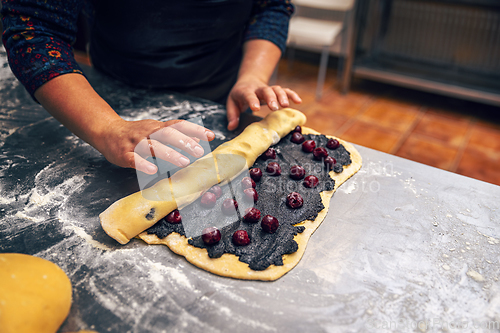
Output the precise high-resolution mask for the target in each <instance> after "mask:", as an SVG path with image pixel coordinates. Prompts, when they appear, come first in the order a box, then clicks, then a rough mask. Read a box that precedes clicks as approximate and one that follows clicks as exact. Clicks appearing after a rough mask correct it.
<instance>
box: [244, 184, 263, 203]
mask: <svg viewBox="0 0 500 333" xmlns="http://www.w3.org/2000/svg"><path fill="white" fill-rule="evenodd" d="M243 193H245V197H244V198H245V200H246V201H248V202H253V203H256V202H257V200H259V195H258V194H257V191H256V190H255V189H254V188H247V189H245V190H244V191H243Z"/></svg>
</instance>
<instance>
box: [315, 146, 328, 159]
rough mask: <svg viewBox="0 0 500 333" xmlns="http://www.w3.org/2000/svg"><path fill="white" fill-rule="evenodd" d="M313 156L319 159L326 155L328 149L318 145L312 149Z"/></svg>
mask: <svg viewBox="0 0 500 333" xmlns="http://www.w3.org/2000/svg"><path fill="white" fill-rule="evenodd" d="M313 155H314V158H315V159H317V160H319V161H321V160H322V159H324V158H326V157H327V156H328V151H327V150H326V149H325V148H323V147H318V148H315V149H314V150H313Z"/></svg>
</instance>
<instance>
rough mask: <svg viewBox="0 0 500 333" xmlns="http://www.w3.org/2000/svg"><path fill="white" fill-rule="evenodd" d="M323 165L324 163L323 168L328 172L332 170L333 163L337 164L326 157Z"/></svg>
mask: <svg viewBox="0 0 500 333" xmlns="http://www.w3.org/2000/svg"><path fill="white" fill-rule="evenodd" d="M324 163H325V166H326V168H327V169H328V170H332V169H333V166H334V165H335V163H337V160H336V159H335V158H333V157H331V156H327V157H326V158H325V161H324Z"/></svg>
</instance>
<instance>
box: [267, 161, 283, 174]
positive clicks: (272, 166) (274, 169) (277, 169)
mask: <svg viewBox="0 0 500 333" xmlns="http://www.w3.org/2000/svg"><path fill="white" fill-rule="evenodd" d="M266 172H267V173H268V174H269V175H271V176H279V175H281V166H280V165H279V164H278V163H277V162H270V163H269V164H268V165H267V168H266Z"/></svg>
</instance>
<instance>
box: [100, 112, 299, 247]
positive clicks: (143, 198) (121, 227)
mask: <svg viewBox="0 0 500 333" xmlns="http://www.w3.org/2000/svg"><path fill="white" fill-rule="evenodd" d="M305 122H306V117H305V115H304V114H303V113H302V112H300V111H297V110H293V109H283V110H279V111H275V112H272V113H270V114H269V115H268V116H266V118H264V119H262V120H261V121H259V122H255V123H252V124H250V125H248V126H247V127H246V128H245V130H243V132H242V133H241V134H240V135H238V136H237V137H236V138H234V139H233V140H231V141H228V142H226V143H224V144H222V145H220V146H219V147H217V148H216V149H215V150H214V151H213V152H212V153H211V154H208V155H206V156H205V157H203V158H201V159H199V160H197V161H196V162H194V163H193V164H191V165H189V166H187V167H186V168H184V169H181V170H179V171H178V172H176V173H175V175H173V176H172V177H171V178H168V179H164V180H161V181H159V182H158V183H156V184H155V185H153V186H152V187H150V188H148V189H146V190H143V191H141V192H137V193H134V194H132V195H129V196H128V197H125V198H123V199H120V200H118V201H116V202H115V203H113V204H112V205H111V206H109V207H108V209H106V210H105V211H104V212H102V213H101V214H100V215H99V218H100V220H101V226H102V228H103V229H104V231H105V232H106V233H107V234H108V235H109V236H111V237H112V238H114V239H115V240H117V241H118V242H120V243H121V244H126V243H128V241H129V240H130V239H131V238H133V237H135V236H137V235H138V234H139V233H141V232H142V231H144V230H146V229H148V228H150V227H151V226H153V225H154V224H155V223H156V222H158V221H159V220H160V219H162V218H163V217H165V216H166V215H168V214H169V213H170V212H171V211H173V210H174V209H176V208H182V207H184V206H186V205H188V204H190V203H192V202H193V201H195V200H196V199H198V198H199V196H200V195H201V193H203V192H204V191H206V190H208V189H209V188H210V187H212V186H213V185H215V184H218V183H219V182H222V183H224V182H227V181H228V180H231V179H232V178H234V177H236V176H238V175H239V174H240V173H241V172H242V171H243V170H248V167H250V166H252V165H253V164H254V163H255V160H256V159H257V157H259V156H260V155H261V154H262V153H264V152H265V151H266V150H267V148H269V146H271V145H272V144H276V143H278V142H279V140H280V139H281V138H282V137H284V136H285V135H287V134H288V133H289V132H291V131H292V129H294V128H295V127H296V126H297V125H303V124H304V123H305Z"/></svg>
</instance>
